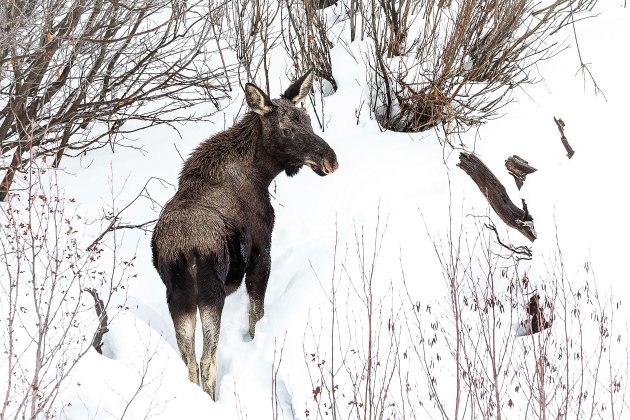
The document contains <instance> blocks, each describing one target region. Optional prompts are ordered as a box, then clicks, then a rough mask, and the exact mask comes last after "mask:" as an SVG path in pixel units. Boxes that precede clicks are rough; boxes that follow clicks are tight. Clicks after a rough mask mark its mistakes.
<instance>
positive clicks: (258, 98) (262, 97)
mask: <svg viewBox="0 0 630 420" xmlns="http://www.w3.org/2000/svg"><path fill="white" fill-rule="evenodd" d="M245 99H246V100H247V105H249V107H250V108H251V110H252V111H254V112H255V113H257V114H260V115H264V114H266V113H268V112H271V110H273V104H272V103H271V99H269V96H267V94H266V93H265V92H263V91H262V90H261V89H260V88H259V87H258V86H256V85H255V84H253V83H246V84H245Z"/></svg>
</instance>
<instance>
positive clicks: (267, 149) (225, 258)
mask: <svg viewBox="0 0 630 420" xmlns="http://www.w3.org/2000/svg"><path fill="white" fill-rule="evenodd" d="M311 83H312V77H311V73H310V72H309V73H307V74H306V75H305V76H303V77H302V78H300V79H299V80H298V81H296V82H295V83H294V84H293V85H292V86H291V87H290V88H289V89H287V91H286V92H285V93H284V95H283V97H282V98H281V99H276V100H273V101H272V100H271V99H269V98H268V97H267V96H266V95H265V94H264V93H263V92H262V91H261V90H260V89H259V88H257V87H256V86H255V85H251V84H248V85H246V89H245V91H246V98H247V102H248V104H249V106H250V108H251V109H252V112H250V113H248V114H246V115H245V116H244V117H243V118H242V119H241V120H240V121H239V122H238V123H237V124H235V125H234V126H233V127H231V128H230V129H228V130H225V131H223V132H221V133H218V134H216V135H214V136H213V137H211V138H210V139H208V140H206V141H205V142H203V143H201V144H200V145H199V146H198V147H197V148H196V149H195V150H194V151H193V152H192V153H191V155H190V157H189V158H188V159H187V160H186V162H185V163H184V166H183V168H182V171H181V174H180V177H179V186H178V191H177V193H176V194H175V196H174V197H173V198H172V199H171V200H170V201H169V202H168V203H167V204H166V206H165V207H164V209H163V210H162V213H161V215H160V218H159V220H158V222H157V224H156V227H155V230H154V232H153V237H152V241H151V246H152V251H153V263H154V265H155V267H156V269H157V270H158V272H159V274H160V277H161V278H162V280H163V282H164V284H165V285H166V293H167V303H168V306H169V311H170V313H171V316H172V318H173V323H174V326H175V334H176V338H177V343H178V346H179V348H180V352H181V354H182V358H183V359H184V362H185V363H186V365H187V366H188V370H189V378H190V380H191V381H194V382H196V383H199V368H198V366H197V360H196V356H195V348H194V331H195V322H196V314H197V310H199V314H200V317H201V322H202V329H203V333H204V349H203V355H202V358H201V382H202V386H203V388H204V390H205V391H206V392H208V393H209V394H210V395H211V396H212V397H213V398H214V396H215V380H216V344H217V341H218V336H219V327H220V319H221V312H222V309H223V304H224V301H225V297H226V296H227V295H229V294H230V293H232V292H234V291H235V290H236V289H238V287H239V286H240V285H241V283H242V280H243V277H245V285H246V288H247V293H248V295H249V298H250V307H249V318H250V320H249V324H250V325H249V332H250V335H251V336H252V337H253V336H254V334H255V325H256V322H257V321H258V320H260V318H261V317H262V316H263V314H264V296H265V291H266V288H267V281H268V278H269V272H270V267H271V258H270V249H271V233H272V229H273V224H274V211H273V207H272V205H271V202H270V199H269V191H268V188H269V185H270V183H271V181H272V180H273V179H274V178H275V177H276V176H277V175H278V174H279V173H280V172H282V171H285V172H286V173H287V174H288V175H291V176H292V175H295V174H296V173H297V172H298V171H299V169H300V168H301V167H302V165H305V164H306V165H308V166H310V167H311V168H312V169H313V170H314V171H315V172H316V173H318V174H320V175H326V174H328V173H331V172H333V171H334V170H336V169H337V159H336V156H335V153H334V151H333V150H332V149H331V148H330V147H329V146H328V145H327V144H326V142H325V141H324V140H322V139H321V138H320V137H319V136H317V135H316V134H315V133H314V132H313V129H312V127H311V124H310V119H309V117H308V114H307V113H306V111H304V110H303V109H301V108H297V107H296V106H295V103H297V102H299V101H300V100H301V99H302V98H303V97H304V96H305V95H306V93H307V92H308V91H309V90H310V86H311Z"/></svg>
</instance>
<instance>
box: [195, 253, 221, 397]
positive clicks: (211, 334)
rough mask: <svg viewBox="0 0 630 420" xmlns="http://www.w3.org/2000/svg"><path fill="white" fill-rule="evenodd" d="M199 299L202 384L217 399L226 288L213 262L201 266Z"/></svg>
mask: <svg viewBox="0 0 630 420" xmlns="http://www.w3.org/2000/svg"><path fill="white" fill-rule="evenodd" d="M198 276H199V277H198V279H199V283H198V284H199V288H198V291H197V293H198V294H197V299H198V305H199V315H200V318H201V326H202V330H203V353H202V355H201V386H202V388H203V390H204V391H205V392H206V393H207V394H208V395H210V397H211V398H212V399H213V400H215V399H216V398H215V397H216V382H217V344H218V342H219V333H220V330H221V313H222V312H223V304H224V303H225V288H224V285H223V283H222V282H221V281H220V280H219V277H218V276H217V274H216V272H215V270H214V267H213V265H212V264H209V263H207V264H204V265H201V264H200V266H199V272H198Z"/></svg>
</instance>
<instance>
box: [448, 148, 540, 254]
mask: <svg viewBox="0 0 630 420" xmlns="http://www.w3.org/2000/svg"><path fill="white" fill-rule="evenodd" d="M457 166H459V167H460V168H462V170H463V171H464V172H466V173H467V174H468V176H470V177H471V178H472V180H473V181H475V184H477V186H478V187H479V189H480V190H481V193H482V194H483V195H484V196H485V197H486V199H487V200H488V203H489V204H490V206H491V207H492V209H493V210H494V211H495V213H496V214H497V215H498V216H499V217H500V218H501V220H503V221H504V222H505V224H507V225H508V226H510V227H512V228H514V229H516V230H518V231H519V232H521V233H522V234H523V235H525V237H526V238H527V239H529V240H530V241H532V242H533V241H534V240H535V239H536V231H535V230H534V218H533V217H532V216H531V214H529V211H528V210H527V206H526V205H525V201H523V207H524V209H523V210H521V209H520V208H519V207H518V206H516V205H515V204H514V203H512V200H510V197H509V196H508V194H507V191H506V190H505V187H504V186H503V184H501V182H500V181H499V179H498V178H497V177H496V176H495V175H494V174H493V173H492V171H491V170H490V169H489V168H488V167H487V166H486V165H485V164H484V163H483V162H482V161H481V159H479V158H478V157H477V156H475V155H474V154H472V153H465V152H462V153H460V154H459V163H458V164H457Z"/></svg>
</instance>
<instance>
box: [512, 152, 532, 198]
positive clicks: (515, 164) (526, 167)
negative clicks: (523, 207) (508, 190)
mask: <svg viewBox="0 0 630 420" xmlns="http://www.w3.org/2000/svg"><path fill="white" fill-rule="evenodd" d="M505 167H506V168H507V170H508V172H509V173H510V175H512V177H513V178H514V181H515V182H516V187H517V188H518V189H519V190H520V189H521V187H522V186H523V182H525V177H526V176H527V175H529V174H531V173H533V172H536V171H537V169H536V168H534V167H533V166H531V165H530V164H529V162H527V161H526V160H525V159H523V158H522V157H519V156H516V155H513V156H510V157H509V158H507V159H506V161H505Z"/></svg>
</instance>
